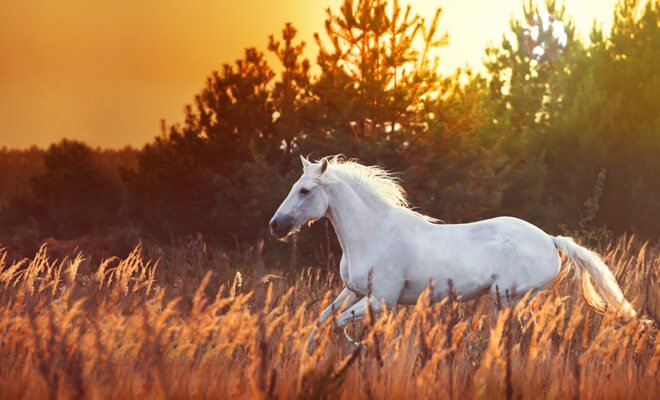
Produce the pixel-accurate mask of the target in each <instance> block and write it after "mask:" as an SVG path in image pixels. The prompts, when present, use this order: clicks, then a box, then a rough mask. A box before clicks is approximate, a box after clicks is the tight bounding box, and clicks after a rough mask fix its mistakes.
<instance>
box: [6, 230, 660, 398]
mask: <svg viewBox="0 0 660 400" xmlns="http://www.w3.org/2000/svg"><path fill="white" fill-rule="evenodd" d="M600 250H601V252H602V253H603V254H604V256H605V260H606V261H607V263H608V264H609V265H610V266H611V267H612V269H613V270H614V271H615V275H616V277H617V278H618V280H619V282H620V283H621V285H622V287H623V289H624V292H625V293H626V295H627V297H628V298H630V299H631V300H632V303H633V304H634V306H635V307H636V309H637V310H638V311H640V313H642V314H644V315H646V316H648V317H650V318H654V319H656V321H657V313H658V310H660V307H659V306H660V304H659V301H660V300H659V299H660V284H659V282H658V276H659V272H660V253H659V252H658V250H657V249H649V248H648V246H646V245H643V244H641V243H638V242H636V241H635V240H633V239H626V238H622V239H620V240H618V241H617V242H615V243H612V244H610V245H609V246H608V247H606V248H603V249H600ZM144 252H145V250H144V249H142V248H141V247H138V248H136V249H135V250H134V251H133V252H132V253H131V254H130V255H128V257H126V258H123V259H115V258H113V259H109V260H104V261H102V262H101V263H100V265H91V263H90V262H89V261H86V260H85V256H84V255H75V254H74V255H72V256H71V258H68V259H64V260H61V261H57V260H52V259H49V257H48V254H47V249H46V248H45V247H42V249H41V250H40V251H39V252H38V253H37V254H36V255H35V256H34V257H33V258H32V259H29V260H19V261H16V262H14V261H9V260H8V259H7V258H8V257H7V254H6V252H5V253H1V254H0V292H1V293H0V304H1V307H0V313H1V315H0V398H3V399H20V398H116V399H126V398H153V399H157V398H250V399H253V398H310V399H316V398H332V399H335V398H345V399H355V398H395V399H396V398H455V399H463V398H488V399H496V398H532V399H539V398H581V399H600V398H635V399H642V398H648V399H655V398H658V397H659V395H660V393H659V390H658V389H659V380H658V367H659V363H660V348H659V346H658V343H657V341H656V340H657V327H655V326H647V325H644V324H642V323H640V322H638V321H630V322H627V323H625V322H621V321H618V320H616V319H613V318H610V317H607V316H601V315H598V314H594V313H593V312H591V311H588V310H587V309H586V307H585V306H584V304H583V302H582V300H581V299H580V296H579V292H578V291H577V290H578V287H577V285H576V284H575V283H574V282H573V281H571V280H565V281H564V282H563V283H562V284H561V285H560V286H559V288H558V293H559V294H560V295H561V296H563V297H556V296H555V295H553V293H552V291H551V290H548V291H545V292H544V293H542V294H540V295H538V296H537V297H535V298H534V299H532V300H531V301H529V302H521V303H520V304H519V305H518V306H517V307H516V308H515V309H514V310H508V309H502V310H500V311H499V312H498V308H499V305H498V304H497V302H496V301H494V300H492V299H490V298H487V297H484V298H481V299H480V300H477V301H472V302H466V303H459V302H456V301H453V299H447V300H445V301H443V302H441V303H438V304H430V302H429V300H428V297H426V296H422V298H420V300H419V302H418V303H417V305H416V306H414V307H409V308H404V307H401V308H398V309H396V310H393V311H392V312H388V313H384V314H381V315H377V316H373V317H372V318H370V319H369V320H368V321H366V323H365V324H364V327H365V329H361V327H359V326H353V327H351V328H350V329H349V333H350V334H351V335H352V336H353V337H360V336H361V337H362V341H363V342H364V343H365V344H366V346H364V347H353V346H352V345H351V344H349V343H348V342H347V341H346V339H345V338H344V336H343V334H338V333H335V332H334V331H333V330H332V329H330V328H331V321H330V322H329V323H328V324H326V325H327V328H329V329H325V330H323V331H322V334H321V335H320V336H319V338H318V340H317V343H316V347H315V348H314V351H313V352H312V353H311V354H307V352H306V351H305V342H306V339H307V336H308V335H309V333H310V331H311V329H312V328H313V327H314V325H315V320H316V317H317V316H318V314H319V310H320V309H321V308H322V307H323V306H324V305H325V304H327V303H328V302H329V301H330V300H331V298H332V295H333V294H336V293H337V291H338V290H339V282H338V280H337V278H336V277H335V276H333V275H332V274H324V273H321V272H320V270H315V269H311V268H308V269H305V270H304V271H302V272H298V273H294V272H289V273H287V274H285V275H284V276H279V275H281V274H279V275H274V274H272V271H269V270H268V266H267V265H266V266H264V265H263V262H262V261H260V260H258V261H257V262H253V263H251V262H250V261H248V259H246V262H245V265H244V266H243V267H242V268H239V269H238V271H237V270H236V269H235V268H234V267H232V268H234V269H231V268H229V267H227V268H229V269H227V268H225V267H226V266H227V265H228V264H227V262H228V261H227V260H226V259H225V258H223V256H222V255H221V254H219V253H217V252H212V251H210V250H208V249H207V248H206V247H205V246H204V245H203V244H201V243H199V242H196V243H193V244H192V245H190V246H188V247H184V248H181V249H170V250H167V249H166V250H161V253H158V252H153V251H152V252H151V253H154V254H156V255H157V256H158V259H159V261H149V260H146V259H145V258H146V257H145V256H144V255H143V254H144ZM159 263H160V264H163V263H166V264H168V265H167V266H166V267H167V269H168V271H169V272H170V274H171V272H172V271H175V273H176V274H180V276H178V277H172V276H171V275H169V276H166V275H165V274H164V272H162V271H160V269H162V265H159ZM218 265H224V266H225V267H223V268H224V269H222V271H220V269H219V267H218ZM176 268H179V269H176ZM255 269H256V271H257V273H255ZM230 273H231V275H232V276H233V277H232V278H231V279H228V278H226V277H227V276H228V274H230ZM268 273H271V274H270V275H267V274H268ZM186 287H187V288H188V289H186ZM360 332H363V334H362V335H361V334H360Z"/></svg>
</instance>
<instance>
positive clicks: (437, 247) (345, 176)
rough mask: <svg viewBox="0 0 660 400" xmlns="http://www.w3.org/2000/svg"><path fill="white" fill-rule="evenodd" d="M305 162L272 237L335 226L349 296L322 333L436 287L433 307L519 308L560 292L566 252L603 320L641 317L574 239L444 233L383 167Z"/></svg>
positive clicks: (468, 227)
mask: <svg viewBox="0 0 660 400" xmlns="http://www.w3.org/2000/svg"><path fill="white" fill-rule="evenodd" d="M301 160H302V164H303V174H302V176H301V177H300V179H299V180H298V181H297V182H296V183H295V184H294V185H293V187H292V188H291V191H290V192H289V194H288V196H287V197H286V199H284V202H283V203H282V204H281V205H280V207H279V208H278V209H277V212H276V213H275V215H274V216H273V218H272V219H271V221H270V229H271V233H272V234H273V235H274V236H276V237H277V238H279V239H284V238H286V237H287V236H288V235H290V234H291V233H293V232H296V231H298V230H299V229H300V227H301V226H303V225H304V224H307V223H312V222H314V221H315V220H317V219H320V218H322V217H327V218H328V219H329V220H330V222H331V223H332V225H333V227H334V229H335V232H336V234H337V238H338V239H339V244H340V245H341V248H342V251H343V255H342V258H341V261H340V263H339V267H340V275H341V279H342V281H343V282H344V285H345V288H344V289H343V290H342V291H341V293H340V294H339V296H338V297H337V298H336V299H335V301H334V302H333V303H332V304H331V305H330V306H328V307H327V308H326V309H325V310H324V311H323V312H322V314H321V317H320V321H319V322H320V323H322V322H323V321H325V320H327V318H328V317H330V316H331V315H332V314H333V312H335V311H342V310H339V309H340V308H341V307H347V308H346V309H344V310H343V312H341V314H340V315H339V316H338V317H337V319H336V321H335V323H336V325H337V327H339V328H341V327H344V326H345V325H346V324H348V323H349V322H350V321H352V320H360V319H363V318H364V317H365V314H366V308H367V307H368V306H370V307H371V311H372V312H378V311H379V310H381V308H382V306H383V304H384V305H385V306H386V307H388V308H389V307H393V306H394V305H396V304H415V302H416V301H417V298H418V297H419V295H420V294H421V293H422V292H423V291H424V290H425V289H427V288H428V287H429V282H433V283H434V291H433V294H432V297H433V299H434V300H438V299H440V298H442V297H445V296H447V295H448V294H449V290H450V288H449V282H451V286H452V287H451V290H452V291H453V292H454V293H455V294H456V295H457V296H458V297H459V298H460V299H463V300H469V299H472V298H475V297H478V296H480V295H481V294H483V293H485V292H487V291H490V293H491V294H492V295H493V296H499V297H500V298H501V299H503V300H504V302H505V304H506V305H509V306H510V305H512V303H513V302H515V301H517V300H518V299H519V298H520V297H522V296H523V295H524V294H526V293H527V292H529V291H531V292H532V295H533V294H534V293H535V292H537V291H538V290H541V289H544V288H547V287H548V286H550V285H551V284H552V283H553V281H554V280H555V278H557V276H558V274H559V272H560V269H561V262H560V259H559V255H558V253H557V249H559V250H561V251H562V252H564V253H565V254H566V255H567V256H568V258H569V259H570V260H571V261H572V262H573V264H574V265H575V266H576V268H575V271H576V274H577V275H578V276H581V277H582V287H583V297H584V298H585V300H586V301H587V304H589V305H590V306H591V307H594V308H596V309H598V310H600V311H604V310H605V309H606V308H607V304H608V303H609V304H610V306H611V307H612V309H615V310H618V311H619V312H621V314H623V315H625V316H626V317H634V316H635V311H634V310H633V308H632V307H631V305H630V303H628V301H626V299H625V298H624V296H623V293H622V291H621V288H620V287H619V285H618V284H617V282H616V279H615V278H614V276H613V275H612V273H611V272H610V271H609V269H608V267H607V266H606V265H605V263H603V261H602V260H601V259H600V257H599V256H598V255H597V254H595V253H593V252H592V251H590V250H588V249H586V248H584V247H581V246H579V245H578V244H576V243H575V242H574V241H573V240H572V239H571V238H568V237H562V236H551V235H548V234H547V233H545V232H543V231H542V230H541V229H539V228H538V227H536V226H534V225H532V224H530V223H528V222H526V221H523V220H520V219H517V218H512V217H499V218H493V219H488V220H483V221H479V222H473V223H467V224H436V223H434V222H435V220H434V219H432V218H430V217H427V216H424V215H421V214H419V213H417V212H415V211H413V210H411V209H410V208H409V206H408V202H407V201H406V198H405V194H404V191H403V189H402V188H401V186H400V185H399V184H398V183H397V181H396V179H394V178H393V177H392V176H391V175H390V173H388V172H387V171H385V170H383V169H381V168H379V167H373V166H371V167H369V166H364V165H361V164H358V163H356V162H353V161H345V160H342V159H341V158H340V157H337V156H334V157H326V158H323V159H322V160H320V161H319V162H317V163H312V162H310V161H308V160H307V159H305V158H304V157H302V156H301ZM590 277H591V278H593V279H594V281H595V282H596V285H597V286H598V288H599V289H600V292H601V293H602V295H603V297H605V299H606V301H603V299H602V298H601V296H599V295H598V294H597V293H596V291H595V290H594V287H593V286H592V284H591V280H590ZM369 291H370V293H369ZM368 294H371V296H372V297H373V299H371V301H370V299H369V298H368V297H369V296H368ZM505 294H508V296H506V295H505ZM314 335H315V331H314V332H312V335H311V336H310V341H309V344H310V345H311V343H312V341H313V337H314Z"/></svg>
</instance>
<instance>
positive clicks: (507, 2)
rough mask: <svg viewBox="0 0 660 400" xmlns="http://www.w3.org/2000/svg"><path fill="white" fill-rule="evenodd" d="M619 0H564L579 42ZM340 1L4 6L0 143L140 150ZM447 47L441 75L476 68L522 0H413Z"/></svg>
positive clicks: (80, 1) (110, 0)
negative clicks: (270, 43)
mask: <svg viewBox="0 0 660 400" xmlns="http://www.w3.org/2000/svg"><path fill="white" fill-rule="evenodd" d="M615 2H616V0H572V1H571V0H567V10H568V13H569V15H571V16H572V17H573V18H574V20H575V22H576V24H577V28H578V32H579V33H580V34H581V36H582V37H586V36H587V35H588V32H589V30H590V29H591V26H592V24H593V21H594V19H597V20H598V21H600V22H602V23H603V25H604V26H605V27H606V28H608V27H609V26H610V24H611V20H612V13H613V10H614V4H615ZM340 3H341V0H324V1H312V0H280V1H273V0H258V1H249V0H243V1H236V0H234V1H222V0H193V1H189V2H182V1H178V0H139V1H127V0H95V1H89V0H59V1H55V0H34V1H4V2H2V3H0V16H1V19H0V21H1V23H0V147H4V146H6V147H9V148H24V147H27V146H30V145H33V144H36V145H39V146H46V145H48V144H49V143H51V142H54V141H58V140H60V139H61V138H63V137H67V138H74V139H80V140H84V141H86V142H87V143H89V144H91V145H93V146H102V147H112V148H118V147H123V146H124V145H133V146H141V145H143V144H144V143H146V142H148V141H150V140H151V139H152V138H153V137H154V136H156V135H158V134H159V126H160V120H161V119H162V118H164V119H165V120H166V121H167V122H168V123H174V122H177V121H180V120H181V117H182V114H183V113H182V109H183V106H184V105H185V104H186V103H190V102H191V100H192V98H193V96H194V95H195V93H197V92H199V90H200V89H201V88H202V86H203V84H204V80H205V78H206V76H207V75H208V74H209V73H210V72H211V71H212V70H214V69H218V67H219V66H221V65H222V64H223V63H225V62H232V61H233V60H235V59H236V58H238V57H240V56H241V55H242V52H243V49H244V48H245V47H248V46H257V47H258V48H260V49H262V50H263V49H265V47H266V43H267V37H268V35H269V34H271V33H279V31H280V30H281V28H282V26H283V25H284V23H285V22H292V23H293V24H294V25H295V26H296V28H298V30H299V32H300V37H301V38H302V39H303V40H305V41H306V42H307V43H308V47H307V54H308V56H309V57H310V58H313V57H314V55H315V54H316V50H317V49H316V45H315V44H314V43H313V39H312V34H313V32H316V31H320V30H322V28H323V19H324V9H325V8H326V7H331V8H332V9H333V10H338V7H339V4H340ZM413 4H414V8H413V9H414V10H416V11H418V12H419V13H420V14H422V15H428V16H429V18H430V17H431V16H432V13H433V10H434V9H435V8H436V7H438V6H440V7H443V9H444V12H443V14H442V17H441V19H440V26H441V28H442V29H444V30H445V31H447V32H448V33H449V35H450V43H449V45H448V46H447V47H445V48H444V49H443V50H442V51H441V52H440V54H439V55H440V57H441V68H442V70H443V71H444V72H448V71H452V70H454V69H455V68H457V67H459V66H464V65H466V64H469V65H471V66H474V67H478V66H479V64H480V63H481V58H482V55H483V49H484V48H485V47H486V45H487V44H488V42H489V41H492V40H499V38H500V37H501V35H502V34H503V33H504V32H506V31H507V28H508V23H509V20H510V17H511V16H512V15H516V16H517V15H520V14H521V13H522V0H435V1H430V0H417V1H414V2H413Z"/></svg>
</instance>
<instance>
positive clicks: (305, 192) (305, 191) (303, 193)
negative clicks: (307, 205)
mask: <svg viewBox="0 0 660 400" xmlns="http://www.w3.org/2000/svg"><path fill="white" fill-rule="evenodd" d="M308 193H309V189H305V188H302V189H300V194H301V195H303V196H304V195H306V194H308Z"/></svg>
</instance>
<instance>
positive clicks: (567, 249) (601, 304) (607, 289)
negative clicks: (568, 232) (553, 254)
mask: <svg viewBox="0 0 660 400" xmlns="http://www.w3.org/2000/svg"><path fill="white" fill-rule="evenodd" d="M552 239H553V240H554V242H555V246H557V248H558V249H559V250H561V251H562V252H564V253H565V254H566V255H567V256H568V258H569V259H570V260H571V262H572V263H573V265H575V267H576V268H575V273H576V275H577V277H578V278H582V296H583V297H584V300H585V301H586V302H587V304H588V305H589V306H590V307H591V308H593V309H594V310H596V311H598V312H601V313H604V312H606V311H608V305H611V306H612V307H613V308H612V309H610V311H611V310H618V311H619V312H620V313H621V314H623V315H624V316H626V317H629V318H634V317H635V316H636V315H637V313H635V310H634V309H633V308H632V306H631V305H630V303H628V301H627V300H626V299H625V298H624V297H623V292H622V291H621V288H620V287H619V284H618V283H617V282H616V278H614V275H612V272H610V270H609V268H608V267H607V265H605V263H604V262H603V260H602V259H601V258H600V256H599V255H598V254H596V253H594V252H593V251H591V250H589V249H587V248H584V247H582V246H580V245H578V244H577V243H575V241H574V240H573V239H572V238H570V237H565V236H554V237H553V238H552ZM585 272H587V273H585ZM590 277H592V278H593V279H594V280H595V281H596V286H598V288H599V289H600V292H601V293H602V294H603V296H604V297H605V300H603V298H602V297H601V296H600V295H599V294H598V292H596V290H595V288H594V287H593V285H592V284H591V279H590Z"/></svg>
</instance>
